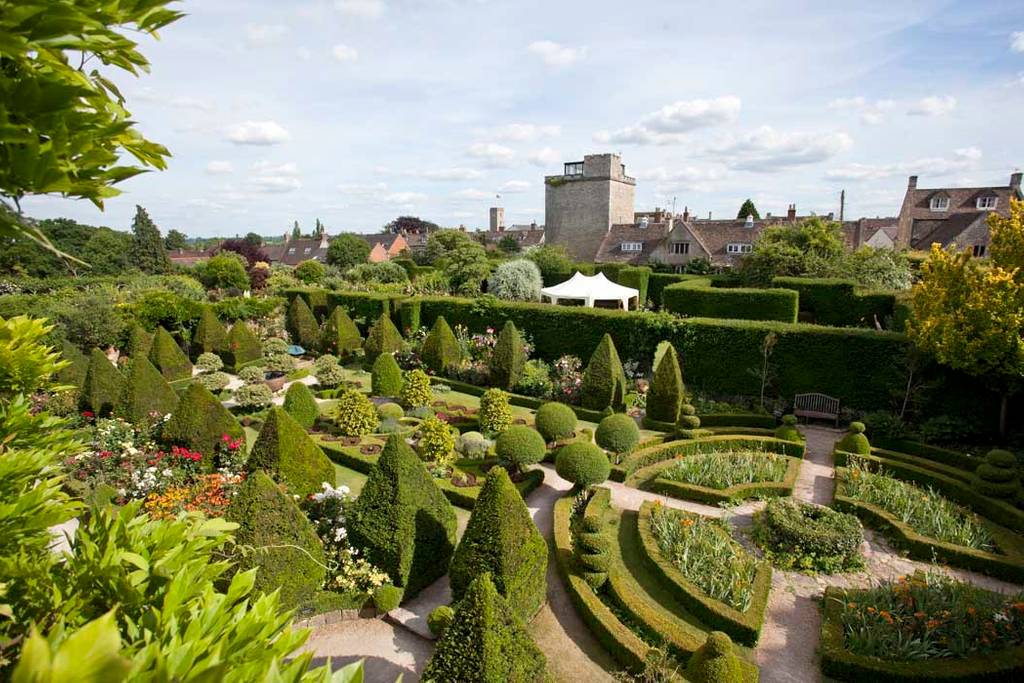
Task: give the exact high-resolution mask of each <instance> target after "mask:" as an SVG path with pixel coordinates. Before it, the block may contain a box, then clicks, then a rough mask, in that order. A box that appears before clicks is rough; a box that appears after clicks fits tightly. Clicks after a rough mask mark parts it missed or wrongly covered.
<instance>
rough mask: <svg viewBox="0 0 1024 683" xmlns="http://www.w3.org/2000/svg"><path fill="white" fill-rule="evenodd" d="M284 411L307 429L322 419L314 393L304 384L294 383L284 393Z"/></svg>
mask: <svg viewBox="0 0 1024 683" xmlns="http://www.w3.org/2000/svg"><path fill="white" fill-rule="evenodd" d="M282 407H283V408H284V411H285V412H286V413H288V414H289V415H291V416H292V417H293V418H295V421H296V422H298V423H299V424H300V425H302V426H303V427H305V428H309V427H312V426H313V423H315V422H316V419H317V418H318V417H320V408H319V407H318V406H317V404H316V398H315V397H314V396H313V392H312V391H310V390H309V387H307V386H306V385H305V384H303V383H302V382H292V383H291V384H290V385H288V391H286V392H285V393H284V405H283V406H282Z"/></svg>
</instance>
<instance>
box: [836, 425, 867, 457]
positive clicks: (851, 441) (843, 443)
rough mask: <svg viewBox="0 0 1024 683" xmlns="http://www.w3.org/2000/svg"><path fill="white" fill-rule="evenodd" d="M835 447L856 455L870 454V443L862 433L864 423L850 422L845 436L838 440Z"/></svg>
mask: <svg viewBox="0 0 1024 683" xmlns="http://www.w3.org/2000/svg"><path fill="white" fill-rule="evenodd" d="M836 448H837V449H838V450H841V451H846V452H847V453H854V454H856V455H871V444H870V443H869V442H868V437H867V436H865V435H864V423H863V422H851V423H850V426H849V428H848V430H847V432H846V436H844V437H843V438H842V439H840V440H839V443H837V444H836Z"/></svg>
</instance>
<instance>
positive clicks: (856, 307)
mask: <svg viewBox="0 0 1024 683" xmlns="http://www.w3.org/2000/svg"><path fill="white" fill-rule="evenodd" d="M772 286H773V287H779V288H785V289H791V290H794V291H796V292H798V293H799V294H800V310H801V311H806V312H808V313H810V314H811V315H812V316H814V321H815V322H816V323H817V324H819V325H834V326H836V327H858V326H864V327H874V326H875V318H876V317H877V318H878V321H879V322H884V321H885V320H891V319H892V318H893V312H894V309H895V306H896V295H895V294H892V293H890V292H872V291H868V290H862V289H859V288H858V287H857V284H856V283H855V282H853V281H852V280H841V279H834V278H807V277H776V278H773V279H772Z"/></svg>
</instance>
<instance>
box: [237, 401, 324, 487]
mask: <svg viewBox="0 0 1024 683" xmlns="http://www.w3.org/2000/svg"><path fill="white" fill-rule="evenodd" d="M245 466H246V469H248V470H249V471H250V472H252V471H254V470H263V471H264V472H266V473H267V474H269V475H270V476H271V477H273V478H274V479H276V480H277V481H280V482H282V483H284V484H285V485H287V486H288V490H289V491H291V492H292V493H294V494H296V495H298V496H301V497H305V496H307V495H309V494H310V493H316V492H317V491H320V490H321V489H322V488H323V484H324V482H327V483H328V484H330V485H331V486H334V482H335V473H334V465H333V464H331V461H330V460H328V459H327V456H326V455H324V452H323V451H322V450H320V447H319V446H317V445H316V442H315V441H313V439H311V438H310V437H309V434H307V433H306V430H305V429H303V428H302V425H300V424H299V423H298V422H296V421H295V418H293V417H292V416H291V415H289V414H288V413H286V412H285V411H284V409H283V408H281V407H279V406H272V407H271V408H270V411H269V412H268V413H267V419H266V420H264V422H263V427H262V429H260V434H259V436H258V437H256V443H254V444H253V446H252V451H251V452H250V453H249V459H248V460H247V461H246V464H245Z"/></svg>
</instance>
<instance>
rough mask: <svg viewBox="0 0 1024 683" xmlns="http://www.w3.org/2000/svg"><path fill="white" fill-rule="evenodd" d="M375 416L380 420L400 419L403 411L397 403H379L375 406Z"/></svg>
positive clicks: (403, 414) (403, 413) (403, 415)
mask: <svg viewBox="0 0 1024 683" xmlns="http://www.w3.org/2000/svg"><path fill="white" fill-rule="evenodd" d="M377 416H378V417H379V418H380V419H381V420H401V419H402V418H403V417H405V411H404V410H402V406H400V405H398V404H397V403H381V404H380V405H379V406H377Z"/></svg>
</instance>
